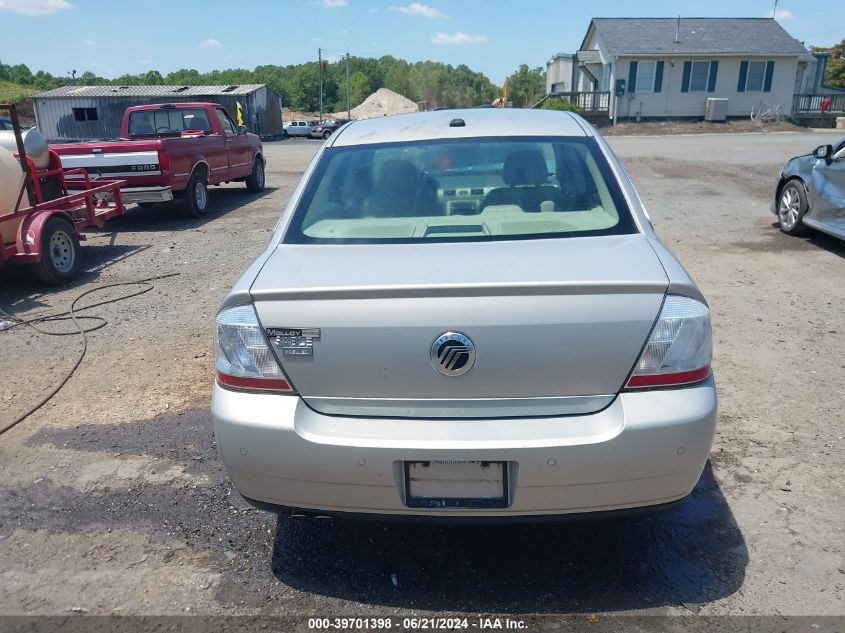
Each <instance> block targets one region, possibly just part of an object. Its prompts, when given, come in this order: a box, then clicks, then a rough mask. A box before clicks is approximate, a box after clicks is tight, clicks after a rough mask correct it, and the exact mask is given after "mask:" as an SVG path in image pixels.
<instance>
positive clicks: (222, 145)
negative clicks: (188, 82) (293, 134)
mask: <svg viewBox="0 0 845 633" xmlns="http://www.w3.org/2000/svg"><path fill="white" fill-rule="evenodd" d="M120 136H121V138H120V139H119V140H116V141H103V142H90V143H69V144H66V145H52V146H51V148H52V149H53V150H55V151H56V153H58V154H59V156H61V160H62V166H63V167H64V168H65V169H73V168H83V169H85V170H86V171H87V172H88V174H89V176H90V177H91V178H94V179H96V178H98V177H102V178H107V179H112V180H113V179H116V178H118V179H120V180H125V181H126V187H125V188H123V189H121V198H122V199H123V201H124V202H125V203H126V202H137V203H138V204H140V205H141V206H145V205H147V204H154V203H157V202H166V201H168V200H173V199H174V198H177V199H179V198H181V199H182V200H183V201H184V203H185V210H186V211H187V213H188V215H190V216H193V217H199V216H202V215H205V213H206V212H207V211H208V186H209V185H219V184H222V183H225V182H232V181H241V182H245V183H246V187H247V189H248V190H249V191H252V192H255V193H257V192H260V191H262V190H263V189H264V152H263V148H262V145H261V139H259V138H258V136H256V135H255V134H250V133H248V132H247V131H246V127H244V126H240V127H238V126H237V125H235V123H234V121H232V118H231V117H230V116H229V113H228V112H226V109H225V108H224V107H223V106H221V105H218V104H216V103H164V104H158V105H143V106H135V107H131V108H127V109H126V112H125V113H124V115H123V126H122V128H121V134H120Z"/></svg>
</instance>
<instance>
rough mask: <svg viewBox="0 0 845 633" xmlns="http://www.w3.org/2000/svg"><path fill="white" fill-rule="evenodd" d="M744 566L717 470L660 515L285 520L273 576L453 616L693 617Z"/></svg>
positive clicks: (735, 583) (738, 577)
mask: <svg viewBox="0 0 845 633" xmlns="http://www.w3.org/2000/svg"><path fill="white" fill-rule="evenodd" d="M747 563H748V551H747V549H746V547H745V542H744V539H743V537H742V534H741V533H740V531H739V528H738V527H737V525H736V522H735V521H734V519H733V515H732V514H731V511H730V508H729V507H728V505H727V503H726V501H725V499H724V497H723V496H722V493H721V491H720V490H719V487H718V485H717V484H716V482H715V480H714V478H713V473H712V471H711V469H710V466H709V464H708V466H707V468H706V469H705V471H704V473H703V474H702V477H701V479H700V481H699V483H698V485H697V486H696V489H695V491H694V492H693V494H692V495H691V496H690V497H689V499H687V500H686V502H684V503H683V504H682V505H680V506H678V507H677V508H675V509H674V510H671V511H668V512H665V513H661V514H654V515H650V516H642V517H639V518H630V519H613V520H602V521H598V520H592V521H589V522H578V523H575V522H569V523H566V522H564V523H558V524H554V523H543V524H536V525H513V526H503V525H489V526H487V525H481V526H474V527H471V526H448V527H438V526H431V525H413V524H397V523H392V524H390V523H388V524H376V523H366V522H355V521H346V520H320V519H280V520H279V525H278V531H277V534H276V543H275V547H274V550H273V571H274V573H275V575H276V577H277V578H278V579H279V580H281V581H282V582H284V583H285V584H287V585H290V586H292V587H296V588H297V589H299V590H301V591H308V592H313V593H317V594H323V595H327V596H333V597H336V598H342V599H346V600H353V601H358V602H363V603H375V604H382V605H390V606H395V607H404V608H413V609H431V610H435V611H445V612H449V611H470V612H472V611H475V612H521V613H526V612H532V613H533V612H536V613H567V612H573V611H582V612H583V611H619V610H626V609H644V608H650V607H659V606H664V605H675V606H677V605H681V604H686V605H688V606H689V607H690V608H693V609H695V608H696V607H695V606H694V605H700V604H702V603H706V602H710V601H713V600H716V599H719V598H724V597H725V596H727V595H730V594H732V593H734V592H735V591H736V590H737V589H739V587H740V586H741V585H742V581H743V579H744V577H745V567H746V565H747ZM392 576H395V577H396V579H397V587H395V588H394V586H393V583H392V578H391V577H392Z"/></svg>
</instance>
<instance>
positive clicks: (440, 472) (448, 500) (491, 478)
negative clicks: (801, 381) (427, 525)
mask: <svg viewBox="0 0 845 633" xmlns="http://www.w3.org/2000/svg"><path fill="white" fill-rule="evenodd" d="M405 499H406V503H407V505H408V506H409V507H411V508H505V507H507V505H508V465H507V462H481V461H447V460H443V461H436V460H432V461H428V462H405Z"/></svg>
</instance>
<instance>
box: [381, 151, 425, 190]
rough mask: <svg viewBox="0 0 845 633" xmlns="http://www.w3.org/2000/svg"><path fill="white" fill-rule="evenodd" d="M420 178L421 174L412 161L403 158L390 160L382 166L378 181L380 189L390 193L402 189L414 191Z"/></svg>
mask: <svg viewBox="0 0 845 633" xmlns="http://www.w3.org/2000/svg"><path fill="white" fill-rule="evenodd" d="M419 176H420V172H419V171H418V170H417V168H416V166H414V164H413V163H412V162H411V161H409V160H404V159H401V158H396V159H393V160H389V161H387V162H386V163H385V164H384V165H382V168H381V173H380V174H379V179H378V181H379V188H380V189H387V190H390V191H395V190H402V189H408V190H411V191H414V190H415V189H416V186H417V181H418V179H419Z"/></svg>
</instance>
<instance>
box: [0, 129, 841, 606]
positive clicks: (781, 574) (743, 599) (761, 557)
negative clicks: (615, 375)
mask: <svg viewBox="0 0 845 633" xmlns="http://www.w3.org/2000/svg"><path fill="white" fill-rule="evenodd" d="M835 138H836V137H835V136H834V135H833V134H830V133H821V132H819V133H809V132H808V133H782V134H747V135H722V136H683V137H681V136H676V137H671V136H669V137H666V136H664V137H655V138H649V137H615V138H613V139H612V140H611V143H612V145H613V147H614V148H615V150H616V151H617V152H618V154H619V155H620V157H621V158H622V160H623V162H624V164H625V166H626V168H627V169H628V170H629V172H630V174H631V176H632V177H633V179H634V181H635V183H636V185H637V187H638V190H639V192H640V194H641V196H642V198H643V200H644V202H645V204H646V205H647V207H648V209H649V212H650V213H651V215H652V217H653V219H654V221H655V224H656V227H657V230H658V232H659V234H660V235H661V236H662V238H663V239H664V241H665V242H666V243H667V244H668V245H669V246H670V248H672V249H673V250H674V251H675V252H676V253H677V255H678V256H679V257H680V259H681V261H683V262H684V264H685V265H686V266H687V268H688V269H689V270H690V272H691V273H692V275H693V277H694V278H695V279H696V280H697V281H698V283H699V284H700V285H701V287H702V289H703V291H704V293H705V294H706V296H707V297H708V299H709V301H710V303H711V307H712V313H713V324H714V343H715V358H714V363H713V364H714V368H715V372H716V379H717V383H718V386H719V391H720V397H721V400H720V424H719V426H718V429H717V437H716V441H715V445H714V448H713V453H712V458H711V462H710V465H709V466H708V467H707V469H706V470H705V472H704V475H703V476H702V479H701V481H700V482H699V485H698V486H697V488H696V490H695V492H694V493H693V495H692V496H691V497H690V498H689V499H688V500H687V501H686V502H685V503H684V504H683V505H681V506H680V507H679V508H677V509H675V510H673V511H671V512H668V513H665V514H663V515H656V516H652V517H644V518H639V519H629V520H625V521H607V522H600V523H589V524H584V523H570V524H563V525H548V524H543V525H536V526H526V525H523V526H506V527H484V528H478V527H438V526H425V525H424V526H414V525H407V524H366V523H354V522H345V521H323V520H315V519H283V520H277V519H276V517H275V516H272V515H269V514H265V513H261V512H258V511H255V510H251V509H249V508H248V507H247V506H246V505H245V504H244V503H243V502H242V501H241V500H240V499H239V498H238V497H237V495H236V494H234V493H233V492H232V489H231V486H230V485H229V483H228V481H227V479H226V477H225V473H224V472H223V470H222V467H221V464H220V462H219V460H218V458H217V455H216V449H215V446H214V438H213V435H212V431H211V421H210V415H209V388H210V384H211V381H212V369H211V319H212V316H213V314H214V311H215V309H216V306H217V304H218V302H219V301H220V300H221V298H222V297H223V295H224V294H225V292H226V291H227V289H228V288H229V286H230V285H231V283H232V282H233V281H234V279H235V278H236V277H237V276H238V275H239V274H240V272H241V271H242V270H243V269H244V268H245V266H246V265H247V264H248V263H249V262H250V261H251V260H252V258H253V257H254V255H255V254H256V253H257V252H258V251H259V250H260V249H261V248H262V247H263V246H264V245H265V243H266V241H267V239H268V237H269V235H270V232H271V230H272V227H273V225H274V223H275V221H276V218H277V217H278V215H279V213H280V211H281V209H282V207H283V205H284V203H285V201H286V200H287V198H288V197H289V195H290V193H291V191H292V190H293V187H294V186H295V184H296V182H297V180H298V178H299V175H300V173H301V172H302V170H303V168H304V166H305V165H306V164H307V162H308V160H310V158H311V156H312V155H313V153H314V152H315V151H316V150H317V148H318V147H319V142H317V141H287V142H282V143H271V144H268V145H267V146H266V150H267V155H268V173H267V182H268V188H267V190H266V192H265V193H264V194H263V195H261V196H255V195H252V194H249V193H247V192H246V191H245V189H244V188H243V187H242V186H240V185H231V186H226V187H222V188H220V189H219V190H214V191H213V192H212V194H211V203H212V206H213V209H214V211H213V213H212V214H211V216H209V217H208V218H205V219H202V220H193V221H191V220H185V219H182V218H180V217H178V216H177V215H176V214H174V213H173V211H172V209H170V208H169V207H167V206H159V207H154V208H151V209H134V210H133V211H131V212H130V213H129V214H128V215H127V216H126V217H123V218H118V219H116V220H115V221H113V222H112V223H111V224H109V225H108V227H107V229H108V230H106V231H99V232H98V231H93V232H91V233H89V240H88V242H87V243H86V245H85V246H84V251H85V257H86V264H85V265H86V266H87V268H88V269H89V270H90V272H88V273H86V274H84V275H83V276H82V277H81V278H80V280H79V282H78V283H76V284H75V285H73V286H71V287H69V288H65V289H62V290H46V291H45V289H44V288H42V287H40V286H38V285H37V284H36V283H35V282H33V281H32V280H31V279H30V278H29V277H28V276H26V275H24V274H23V273H22V272H21V271H20V270H15V269H11V268H7V269H4V270H2V271H0V307H2V308H3V309H4V310H6V311H8V312H12V313H14V314H15V315H17V316H19V317H28V316H37V315H42V314H46V313H50V312H54V311H58V312H61V311H64V310H66V309H67V308H68V306H69V303H70V301H71V300H72V299H73V298H74V297H75V296H76V295H78V294H79V293H81V292H83V291H85V290H88V289H90V288H93V287H96V286H97V285H99V284H104V283H112V282H118V281H131V280H133V279H139V278H144V277H150V276H154V275H161V274H165V273H170V272H178V273H179V276H177V277H171V278H167V279H163V280H159V281H156V282H155V288H154V289H153V290H151V291H150V292H148V293H146V294H144V295H142V296H139V297H135V298H131V299H128V300H126V301H121V302H118V303H113V304H109V305H104V306H101V307H98V308H94V309H93V310H92V311H91V313H93V314H97V315H101V316H103V317H105V318H107V319H108V322H109V323H108V325H107V326H105V327H104V328H102V329H100V330H97V331H96V332H93V333H92V334H90V335H89V347H88V356H87V357H86V359H85V361H84V362H83V364H82V366H81V367H80V368H79V370H78V371H77V373H76V374H75V375H74V377H73V378H72V379H71V380H70V381H69V382H68V384H67V385H66V386H65V388H64V389H63V390H62V391H61V392H60V393H59V394H58V395H57V396H56V397H55V398H54V399H53V400H52V401H51V402H50V403H49V404H48V405H47V406H46V407H44V408H43V409H42V410H40V411H39V412H38V413H36V414H35V415H33V416H31V417H30V418H29V419H27V420H26V421H25V422H23V423H22V424H20V425H18V426H17V427H15V428H14V429H13V430H12V431H10V432H8V433H6V434H5V435H3V436H0V560H2V561H3V563H2V565H0V614H68V613H70V612H72V611H73V610H76V611H77V612H80V611H81V612H87V613H91V614H95V613H96V614H111V613H119V614H178V613H185V612H190V613H199V614H209V615H213V614H220V613H253V614H256V613H260V614H293V615H306V614H321V615H325V614H328V613H345V614H384V615H387V614H403V613H408V612H418V613H419V612H428V611H437V612H462V611H464V612H483V611H494V612H512V613H523V614H524V613H562V612H564V613H565V612H596V611H602V612H628V611H633V612H637V613H659V614H664V613H665V614H676V613H677V614H687V615H690V614H691V612H699V613H701V614H793V615H799V614H830V615H843V614H845V591H843V585H845V561H844V560H843V551H842V550H843V543H845V533H843V525H845V487H843V480H842V476H841V475H842V472H843V465H845V459H843V456H844V455H845V453H844V452H843V447H845V442H843V435H845V414H843V410H845V381H844V380H843V377H845V343H843V341H845V336H843V335H845V313H844V312H843V305H845V283H843V279H845V259H843V258H845V243H842V242H838V241H836V240H833V239H828V238H826V237H825V236H822V235H812V236H810V237H807V238H790V237H787V236H785V235H783V234H781V233H780V232H779V231H778V230H777V229H776V228H775V227H774V226H773V223H774V216H773V215H771V214H770V213H769V211H768V203H769V195H770V192H771V189H772V186H773V183H774V178H775V176H776V174H777V173H778V171H779V169H780V168H781V167H782V165H783V163H784V162H785V160H786V159H787V158H789V157H790V156H793V155H795V154H797V153H802V152H803V151H807V150H809V149H811V148H813V147H815V146H816V145H819V144H821V143H824V142H831V141H832V140H834V139H835ZM112 231H113V232H112ZM131 290H132V288H118V289H114V290H109V291H106V292H103V293H102V296H100V295H95V296H94V297H90V298H89V299H90V300H91V301H95V300H100V299H104V298H108V297H115V296H118V295H120V294H124V293H127V292H130V291H131ZM44 327H47V326H44ZM50 329H57V330H59V329H64V330H65V331H67V330H68V329H69V325H68V324H67V323H54V324H52V325H50ZM0 345H2V350H3V365H2V369H0V377H2V381H0V426H2V425H3V424H4V423H5V422H7V421H9V420H11V419H12V418H13V417H14V416H15V415H16V414H17V413H19V412H21V411H24V410H25V409H26V408H27V407H28V406H29V405H30V404H31V403H32V402H34V401H36V400H37V399H38V398H39V397H41V396H42V395H43V394H44V393H46V392H47V391H48V390H49V388H50V387H51V385H53V384H55V382H56V381H58V380H59V378H60V377H61V376H62V374H63V373H64V372H65V371H66V370H67V369H68V368H69V367H70V366H71V365H72V363H73V362H74V361H75V359H76V356H77V354H78V352H79V346H80V343H79V339H78V337H74V336H69V337H48V336H44V335H41V334H37V333H35V332H33V331H32V330H29V329H26V328H16V329H14V330H12V331H9V332H4V333H0ZM391 575H395V577H396V580H397V583H396V586H394V583H393V582H392V580H391Z"/></svg>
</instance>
